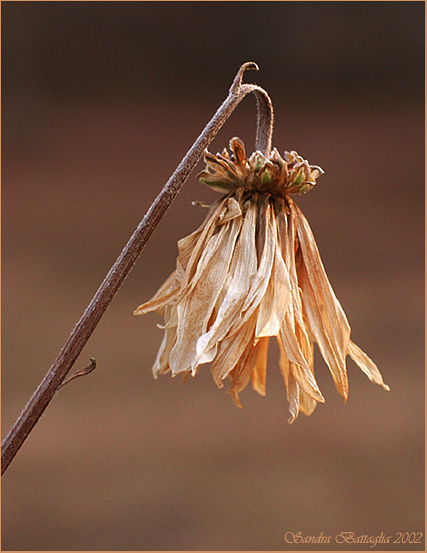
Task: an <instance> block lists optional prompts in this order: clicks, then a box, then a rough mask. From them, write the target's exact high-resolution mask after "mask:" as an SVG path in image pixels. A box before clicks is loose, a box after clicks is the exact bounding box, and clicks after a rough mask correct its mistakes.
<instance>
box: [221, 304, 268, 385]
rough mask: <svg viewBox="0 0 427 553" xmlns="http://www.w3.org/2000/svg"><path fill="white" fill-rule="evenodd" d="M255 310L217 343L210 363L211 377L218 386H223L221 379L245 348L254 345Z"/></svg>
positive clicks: (230, 369) (225, 375) (233, 365)
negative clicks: (237, 327)
mask: <svg viewBox="0 0 427 553" xmlns="http://www.w3.org/2000/svg"><path fill="white" fill-rule="evenodd" d="M256 315H257V314H256V312H255V313H254V314H253V315H252V317H251V318H250V319H249V320H248V322H247V323H246V324H244V325H242V326H241V327H240V328H239V330H238V331H237V332H235V333H233V334H228V335H227V336H226V337H225V338H224V340H223V341H222V342H220V343H219V344H218V353H217V355H216V357H215V359H214V361H213V363H212V367H211V373H212V377H213V379H214V381H215V383H216V385H217V386H218V387H219V388H222V387H223V380H224V379H225V378H226V377H227V376H228V374H229V373H230V372H231V371H232V370H233V369H234V367H235V366H236V365H237V363H238V362H239V359H240V358H241V356H242V355H243V352H244V351H245V350H246V348H253V347H254V331H255V324H256Z"/></svg>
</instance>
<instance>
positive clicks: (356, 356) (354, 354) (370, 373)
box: [348, 340, 390, 391]
mask: <svg viewBox="0 0 427 553" xmlns="http://www.w3.org/2000/svg"><path fill="white" fill-rule="evenodd" d="M348 354H349V355H350V357H351V358H352V359H353V361H354V362H355V363H356V364H357V365H359V367H360V368H361V369H362V371H363V372H364V373H365V374H366V376H367V377H368V378H369V380H370V381H371V382H374V383H375V384H379V385H380V386H382V387H383V388H384V389H385V390H387V391H390V387H389V386H387V384H384V380H383V377H382V376H381V373H380V371H379V370H378V367H377V366H376V365H375V363H374V362H373V361H372V359H370V358H369V357H368V356H367V355H366V353H364V352H363V351H362V350H361V349H360V348H359V347H358V346H356V344H355V343H354V342H352V341H351V340H350V341H349V343H348Z"/></svg>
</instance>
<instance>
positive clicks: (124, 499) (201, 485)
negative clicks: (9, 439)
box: [2, 2, 424, 550]
mask: <svg viewBox="0 0 427 553" xmlns="http://www.w3.org/2000/svg"><path fill="white" fill-rule="evenodd" d="M2 53H3V59H2V62H3V63H2V70H3V71H2V83H3V98H2V123H3V125H2V137H3V156H2V161H3V379H2V383H3V436H4V435H5V434H6V432H7V431H8V429H9V427H10V426H11V424H12V423H13V422H14V420H15V419H16V417H17V416H18V414H19V413H20V410H21V408H22V407H23V405H24V404H25V402H26V401H27V400H28V399H29V397H30V395H31V393H32V392H33V390H34V389H35V388H36V386H37V385H38V383H39V382H40V380H41V379H42V377H43V376H44V374H45V372H46V371H47V369H48V368H49V366H50V364H51V362H52V361H53V360H54V358H55V357H56V355H57V353H58V352H59V350H60V348H61V347H62V345H63V343H64V342H65V340H66V339H67V337H68V335H69V333H70V331H71V329H72V328H73V326H74V324H75V323H76V322H77V320H78V319H79V317H80V315H81V314H82V312H83V310H84V308H85V307H86V305H87V304H88V302H89V300H90V299H91V297H92V295H93V293H94V292H95V290H96V289H97V287H98V285H99V284H100V282H101V280H102V279H103V277H104V276H105V274H106V272H107V271H108V269H109V267H110V266H111V264H112V263H113V262H114V260H115V259H116V257H117V255H118V254H119V253H120V251H121V248H122V247H123V245H124V244H125V243H126V241H127V239H128V238H129V236H130V235H131V233H132V232H133V230H134V228H135V227H136V225H137V224H138V222H139V221H140V219H141V218H142V217H143V215H144V213H145V212H146V210H147V209H148V207H149V206H150V204H151V202H152V200H153V199H154V198H155V196H156V194H157V193H158V191H159V190H160V189H161V187H162V185H163V184H164V183H165V182H166V180H167V179H168V178H169V176H170V175H171V173H172V172H173V170H174V169H175V167H176V165H177V164H178V163H179V162H180V160H181V159H182V157H183V156H184V154H185V153H186V151H187V149H188V148H189V147H190V146H191V144H192V143H193V141H194V140H195V138H196V137H197V135H198V134H199V132H200V131H201V129H202V128H203V126H204V125H205V123H206V122H207V121H208V120H209V118H210V117H211V116H212V115H213V113H214V112H215V110H216V109H217V107H218V106H219V104H220V103H221V102H222V100H223V99H224V98H225V96H226V94H227V91H228V88H229V86H230V84H231V81H232V79H233V77H234V75H235V73H236V71H237V69H238V67H239V66H240V64H241V63H243V62H245V61H249V60H253V61H256V62H257V63H258V64H259V66H260V71H259V72H258V73H254V72H248V73H247V75H246V76H245V78H246V80H247V81H248V82H257V83H258V84H260V85H261V86H263V87H264V88H265V89H266V90H267V91H268V92H269V94H270V95H271V98H272V100H273V103H274V106H275V113H276V124H275V135H274V145H276V146H277V147H278V149H279V150H280V151H281V152H283V150H285V149H287V150H291V149H296V150H297V151H298V152H299V153H300V154H301V155H303V156H304V157H306V158H307V159H308V160H309V161H310V162H311V163H312V164H318V165H320V166H322V167H323V169H324V170H325V175H324V176H322V178H321V179H320V180H319V182H318V185H317V186H316V188H315V189H314V190H313V191H311V192H310V193H309V194H307V195H306V196H303V197H300V198H297V203H298V205H299V206H300V207H301V208H302V210H303V211H304V213H305V215H306V216H307V218H308V220H309V222H310V224H311V226H312V228H313V231H314V234H315V236H316V239H317V242H318V245H319V248H320V251H321V254H322V257H323V260H324V263H325V266H326V269H327V271H328V274H329V276H330V279H331V282H332V285H333V286H334V288H335V291H336V293H337V296H338V298H339V299H340V301H341V303H342V305H343V307H344V309H345V311H346V313H347V315H348V317H349V320H350V324H351V325H352V329H353V337H354V339H355V341H356V342H357V343H358V344H360V346H361V347H362V348H363V349H364V350H365V351H367V352H368V354H369V355H370V356H372V358H373V359H374V360H375V361H376V362H377V364H378V365H379V367H380V369H381V371H382V373H383V375H384V378H385V381H386V382H387V383H388V384H389V385H390V387H391V392H390V393H386V392H385V391H384V390H382V389H381V388H380V387H378V386H375V385H373V384H371V383H370V382H369V381H368V379H367V378H366V377H365V376H364V375H363V374H362V373H361V372H360V371H359V369H358V368H357V367H356V366H355V365H354V364H353V363H352V362H351V361H350V360H349V361H348V370H349V379H350V397H349V400H348V402H347V405H344V404H343V402H342V400H341V399H340V397H339V396H338V394H337V393H336V392H335V390H334V387H333V384H332V379H331V378H330V376H329V375H328V371H327V368H326V366H325V364H324V363H323V361H322V360H321V359H320V356H318V357H317V360H316V374H317V375H318V380H319V384H320V387H321V389H322V390H323V392H324V395H325V397H326V404H324V405H319V406H318V408H317V409H316V411H315V412H314V414H313V415H312V416H311V417H309V418H307V417H305V416H304V415H300V417H299V418H298V419H297V421H296V422H295V423H294V424H293V425H292V426H289V425H288V424H287V423H286V420H287V418H288V412H287V401H286V392H285V388H284V384H283V383H282V381H281V377H280V375H279V370H278V352H277V350H276V349H275V348H272V351H271V354H270V356H269V367H268V368H269V372H268V380H267V396H266V397H265V398H262V397H259V396H258V395H257V394H256V393H255V392H253V391H252V390H251V389H249V388H248V389H247V390H246V391H245V392H244V393H243V394H242V402H243V409H242V410H239V409H237V408H236V407H235V406H234V405H233V403H232V400H231V398H230V396H228V395H226V394H225V393H224V391H223V390H218V389H216V387H215V385H214V383H213V381H212V379H211V377H210V375H209V368H208V367H206V369H205V370H201V371H200V373H199V375H198V376H197V378H196V379H190V380H189V381H188V382H187V383H186V384H185V385H182V383H181V381H180V380H179V379H171V378H170V377H169V376H165V377H162V378H160V379H159V380H158V381H154V380H153V378H152V376H151V372H150V369H151V365H152V362H153V360H154V358H155V355H156V352H157V349H158V346H159V344H160V340H161V336H162V331H161V330H159V329H158V328H157V327H156V323H159V322H161V319H160V317H158V316H157V315H155V314H153V315H149V316H146V317H144V318H135V317H133V315H132V311H133V309H134V308H135V307H136V306H137V305H139V304H140V303H142V302H143V301H144V300H147V299H148V298H149V297H150V296H151V294H152V293H153V292H154V291H155V290H156V289H157V288H158V286H159V285H160V284H161V283H162V282H163V281H164V279H165V277H166V276H167V275H168V274H169V273H170V271H171V270H172V269H173V268H174V265H175V257H176V253H177V249H176V241H177V240H178V239H179V238H181V237H183V236H186V235H187V234H189V233H190V232H192V231H193V230H194V229H195V228H196V227H197V226H198V225H199V224H200V222H201V220H202V219H203V218H204V211H203V210H202V209H201V208H198V207H193V206H192V205H191V201H192V200H203V201H205V202H211V201H213V200H214V198H215V197H216V194H215V193H214V192H212V191H210V190H208V189H207V188H205V187H203V186H202V185H200V184H199V183H198V181H197V179H196V178H195V174H196V172H195V173H193V174H192V175H191V177H190V179H189V180H188V182H187V184H186V185H185V187H184V189H183V191H182V192H181V194H180V195H179V197H178V198H177V199H176V201H175V203H174V204H173V205H172V207H171V209H170V210H169V211H168V213H167V214H166V216H165V217H164V219H163V220H162V222H161V223H160V225H159V227H158V229H157V230H156V231H155V233H154V235H153V236H152V238H151V239H150V241H149V243H148V245H147V247H146V248H145V250H144V251H143V253H142V255H141V257H140V259H139V261H138V263H137V265H136V266H135V268H134V269H133V271H132V273H131V275H130V276H129V278H128V279H127V280H126V281H125V283H124V285H123V287H122V288H121V290H120V292H119V293H118V295H117V296H116V298H115V299H114V301H113V303H112V305H111V306H110V308H109V309H108V311H107V313H106V314H105V316H104V317H103V319H102V321H101V323H100V324H99V326H98V327H97V329H96V331H95V333H94V335H93V337H92V338H91V340H90V341H89V343H88V345H87V346H86V348H85V349H84V351H83V353H82V355H81V356H80V358H79V360H78V362H77V364H76V366H75V369H79V368H82V367H84V366H86V365H87V364H88V359H89V357H92V356H93V357H95V358H96V359H97V361H98V368H97V369H96V371H95V372H94V373H93V374H91V375H90V376H87V377H85V378H84V379H83V378H82V379H78V380H76V381H75V382H73V383H71V384H70V385H69V386H67V387H66V388H64V389H63V390H61V391H60V392H59V393H58V395H57V396H56V397H55V399H54V401H53V402H52V404H51V406H50V407H49V408H48V410H47V412H46V413H45V415H44V416H43V418H42V419H41V421H40V422H39V424H38V425H37V426H36V428H35V430H34V431H33V432H32V434H31V436H30V437H29V439H28V440H27V442H26V443H25V444H24V447H23V448H22V450H21V452H20V453H19V454H18V456H17V457H16V459H15V461H14V462H13V464H12V465H11V466H10V468H9V469H8V471H7V473H6V474H5V476H4V477H3V479H2V484H3V549H4V550H99V549H103V550H116V549H117V550H193V549H197V550H199V549H202V550H212V549H213V550H236V549H237V550H286V549H295V548H296V549H299V550H304V549H310V546H301V545H299V546H298V545H297V546H296V545H294V544H289V543H286V541H285V533H286V532H293V533H297V532H301V533H302V535H304V536H307V535H314V536H318V535H319V534H320V533H321V532H323V534H324V535H329V536H335V534H337V533H339V532H341V531H349V532H354V534H355V535H356V536H357V535H363V534H365V535H369V536H377V535H380V534H381V532H384V533H385V534H386V535H390V536H392V537H393V538H395V537H397V536H398V534H397V532H422V531H423V530H424V529H423V524H424V511H423V505H424V445H423V435H424V426H423V414H424V399H423V389H424V373H423V338H424V330H423V266H424V265H423V251H424V249H423V236H424V227H423V204H424V202H423V199H424V186H423V182H424V171H423V153H424V94H423V93H424V90H423V86H424V73H423V63H424V58H423V56H424V4H423V2H188V3H187V2H93V3H92V2H2ZM235 135H238V136H240V137H241V138H242V139H243V140H244V141H245V142H246V144H247V148H248V149H250V148H251V146H252V144H253V142H254V135H255V102H254V99H253V98H251V97H248V98H247V99H245V100H244V102H243V103H242V104H241V105H240V106H239V108H238V109H237V111H236V112H235V113H234V114H233V115H232V117H231V119H230V120H229V122H228V123H227V124H226V125H225V127H224V128H223V129H222V130H221V132H220V133H219V135H218V137H217V138H216V139H215V141H214V143H213V144H212V146H211V149H212V150H213V151H214V152H215V151H217V150H221V149H222V148H223V147H224V146H225V145H227V143H228V140H229V139H230V138H231V137H233V136H235ZM201 168H202V164H201V163H199V165H198V168H197V169H198V170H200V169H201ZM342 547H343V546H342V545H334V544H333V543H332V544H330V545H328V546H325V545H320V546H312V547H311V549H316V548H317V549H321V550H322V549H333V548H337V549H342ZM405 548H406V549H424V542H423V541H422V542H421V543H420V544H414V545H409V544H403V545H402V544H394V545H393V544H390V545H388V546H378V547H377V548H376V549H378V550H380V549H399V550H400V549H405ZM348 549H368V550H369V549H370V546H369V545H354V546H351V545H349V546H348Z"/></svg>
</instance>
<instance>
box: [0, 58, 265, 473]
mask: <svg viewBox="0 0 427 553" xmlns="http://www.w3.org/2000/svg"><path fill="white" fill-rule="evenodd" d="M246 69H256V70H258V66H257V65H256V64H255V63H253V62H247V63H245V64H243V65H242V66H241V67H240V69H239V71H238V73H237V75H236V77H235V79H234V81H233V84H232V85H231V88H230V91H229V94H228V96H227V98H226V99H225V101H224V102H223V103H222V104H221V106H220V107H219V109H218V111H217V112H216V113H215V115H214V116H213V117H212V119H211V120H210V121H209V123H208V124H207V125H206V127H205V128H204V129H203V131H202V133H201V134H200V136H199V137H198V138H197V140H196V142H195V143H194V144H193V146H192V147H191V148H190V149H189V151H188V152H187V154H186V155H185V157H184V159H183V160H182V161H181V163H180V164H179V165H178V167H177V168H176V170H175V172H174V173H173V175H172V176H171V177H170V179H169V180H168V182H167V183H166V184H165V186H164V187H163V189H162V191H161V192H160V194H159V195H158V196H157V198H156V199H155V200H154V202H153V204H152V205H151V207H150V209H149V210H148V212H147V213H146V215H145V217H144V218H143V220H142V221H141V223H140V224H139V225H138V227H137V229H136V230H135V232H134V233H133V235H132V236H131V238H130V239H129V241H128V243H127V244H126V246H125V247H124V248H123V250H122V252H121V254H120V255H119V257H118V258H117V260H116V262H115V263H114V265H113V266H112V267H111V269H110V271H109V272H108V274H107V276H106V277H105V279H104V281H103V282H102V284H101V286H100V287H99V288H98V290H97V292H96V294H95V295H94V297H93V298H92V301H91V302H90V304H89V305H88V307H87V308H86V310H85V312H84V313H83V315H82V317H81V319H80V320H79V322H78V323H77V324H76V326H75V327H74V329H73V331H72V333H71V334H70V337H69V338H68V340H67V342H66V343H65V345H64V346H63V348H62V350H61V351H60V353H59V355H58V357H57V358H56V360H55V362H54V363H53V365H52V366H51V367H50V369H49V371H48V372H47V374H46V376H45V377H44V378H43V380H42V382H41V383H40V385H39V386H38V388H37V390H36V391H35V392H34V393H33V395H32V397H31V399H30V400H29V402H28V403H27V405H26V406H25V408H24V410H23V411H22V413H21V415H20V416H19V417H18V419H17V421H16V422H15V424H14V425H13V427H12V428H11V430H10V431H9V433H8V434H7V436H6V437H5V439H4V440H3V443H2V457H1V473H2V474H3V473H4V471H5V470H6V469H7V467H8V466H9V464H10V463H11V461H12V460H13V458H14V457H15V455H16V453H17V452H18V451H19V449H20V448H21V446H22V444H23V443H24V441H25V439H26V438H27V436H28V435H29V434H30V432H31V430H32V429H33V428H34V426H35V425H36V424H37V421H38V420H39V418H40V416H41V415H42V414H43V412H44V410H45V409H46V407H47V406H48V405H49V403H50V401H51V400H52V398H53V396H54V395H55V392H56V391H57V390H58V388H59V387H60V386H61V384H62V383H63V381H64V379H65V377H66V376H67V374H68V372H69V371H70V369H71V367H72V366H73V364H74V362H75V361H76V359H77V357H78V355H79V354H80V352H81V350H82V349H83V347H84V346H85V344H86V342H87V341H88V340H89V338H90V336H91V334H92V332H93V331H94V329H95V327H96V325H97V324H98V322H99V320H100V319H101V317H102V315H103V314H104V312H105V310H106V309H107V307H108V306H109V304H110V302H111V300H112V299H113V297H114V296H115V294H116V293H117V291H118V289H119V288H120V286H121V284H122V282H123V281H124V279H125V278H126V276H127V275H128V273H129V271H130V270H131V268H132V267H133V265H134V263H135V261H136V260H137V258H138V256H139V254H140V253H141V251H142V249H143V248H144V246H145V244H146V243H147V241H148V239H149V238H150V236H151V234H152V232H153V231H154V229H155V228H156V226H157V225H158V223H159V222H160V220H161V218H162V217H163V215H164V214H165V212H166V210H167V209H168V207H169V206H170V204H171V203H172V201H173V200H174V198H175V197H176V195H177V194H178V192H179V191H180V189H181V187H182V186H183V184H184V183H185V181H186V180H187V178H188V176H189V174H190V172H191V171H192V170H193V168H194V166H195V165H196V163H197V162H198V160H199V159H200V157H201V155H202V153H203V150H204V149H205V148H206V147H207V146H208V145H209V143H210V142H211V141H212V140H213V139H214V137H215V136H216V134H217V133H218V131H219V130H220V128H221V127H222V126H223V125H224V123H225V122H226V121H227V119H228V118H229V117H230V115H231V113H232V112H233V111H234V109H235V108H236V107H237V106H238V104H239V103H240V102H241V100H242V99H243V98H244V97H245V96H246V95H247V94H249V93H251V92H253V93H254V94H255V95H256V98H257V106H258V117H257V134H256V148H257V149H260V150H262V151H263V152H264V153H269V152H270V149H271V135H272V131H273V108H272V104H271V100H270V98H269V97H268V94H267V93H266V92H265V91H264V90H263V89H262V88H260V87H259V86H256V85H249V84H242V80H243V75H244V72H245V70H246Z"/></svg>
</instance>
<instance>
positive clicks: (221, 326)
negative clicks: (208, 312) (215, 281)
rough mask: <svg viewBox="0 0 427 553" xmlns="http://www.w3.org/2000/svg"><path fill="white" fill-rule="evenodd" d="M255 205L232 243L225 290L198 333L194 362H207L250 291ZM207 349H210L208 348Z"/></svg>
mask: <svg viewBox="0 0 427 553" xmlns="http://www.w3.org/2000/svg"><path fill="white" fill-rule="evenodd" d="M256 214H257V208H256V205H253V204H251V205H250V206H249V208H248V210H247V212H246V215H245V218H244V221H243V225H242V229H241V231H240V235H239V237H238V239H237V242H236V247H235V249H234V253H233V259H232V261H231V264H230V269H229V275H230V278H229V279H228V280H227V284H226V287H225V288H226V293H225V296H224V298H223V301H222V303H221V305H220V306H219V310H218V313H217V315H216V320H215V322H214V324H213V325H212V327H211V328H210V329H209V330H208V332H206V333H205V334H203V335H202V336H200V338H199V340H198V342H197V358H198V359H197V363H198V364H199V363H200V364H202V363H209V362H210V361H212V359H213V356H214V354H215V351H216V345H217V343H218V342H219V341H220V340H223V339H224V337H225V336H226V335H227V334H228V333H229V331H230V328H231V325H232V323H233V321H234V320H235V319H238V318H240V316H241V311H242V306H243V303H244V301H245V299H246V297H247V295H248V293H249V291H250V285H251V281H252V279H253V275H254V274H255V272H256V266H257V258H256V250H255V226H256V225H255V224H256ZM210 350H211V351H210Z"/></svg>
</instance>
